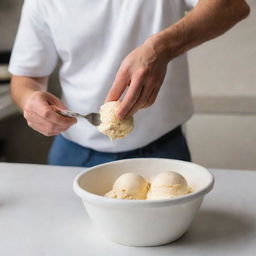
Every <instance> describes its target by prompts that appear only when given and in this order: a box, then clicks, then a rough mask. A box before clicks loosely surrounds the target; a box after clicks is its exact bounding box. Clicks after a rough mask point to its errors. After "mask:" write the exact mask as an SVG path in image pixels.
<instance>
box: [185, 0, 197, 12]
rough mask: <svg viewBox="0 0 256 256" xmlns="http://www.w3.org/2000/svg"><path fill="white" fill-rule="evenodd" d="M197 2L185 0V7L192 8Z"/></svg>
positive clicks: (195, 0)
mask: <svg viewBox="0 0 256 256" xmlns="http://www.w3.org/2000/svg"><path fill="white" fill-rule="evenodd" d="M198 2H199V0H185V3H186V9H187V10H190V9H192V8H194V7H195V6H196V5H197V3H198Z"/></svg>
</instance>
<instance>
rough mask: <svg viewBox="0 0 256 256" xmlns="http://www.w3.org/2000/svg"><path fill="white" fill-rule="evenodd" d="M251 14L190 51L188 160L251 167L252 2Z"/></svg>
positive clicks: (255, 142)
mask: <svg viewBox="0 0 256 256" xmlns="http://www.w3.org/2000/svg"><path fill="white" fill-rule="evenodd" d="M247 2H248V3H249V5H250V7H251V13H250V16H249V17H248V18H247V19H245V20H244V21H242V22H241V23H239V24H237V25H236V26H235V27H234V28H233V29H232V30H230V31H228V32H227V33H225V34H224V35H223V36H221V37H219V38H217V39H214V40H212V41H209V42H207V43H205V44H203V45H201V46H200V47H197V48H195V49H193V50H192V51H190V52H189V65H190V78H191V87H192V94H193V99H194V105H195V115H194V117H193V118H192V119H191V120H190V121H189V122H188V123H187V125H186V131H187V137H188V141H189V145H190V148H191V151H192V157H193V161H195V162H197V163H200V164H203V165H205V166H208V167H220V168H240V169H256V20H255V16H256V1H254V0H250V1H247Z"/></svg>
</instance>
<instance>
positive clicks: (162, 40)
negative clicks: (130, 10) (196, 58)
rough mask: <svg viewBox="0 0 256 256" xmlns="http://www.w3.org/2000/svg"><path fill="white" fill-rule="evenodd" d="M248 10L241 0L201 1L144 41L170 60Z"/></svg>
mask: <svg viewBox="0 0 256 256" xmlns="http://www.w3.org/2000/svg"><path fill="white" fill-rule="evenodd" d="M249 12H250V9H249V6H248V5H247V4H246V2H245V1H244V0H214V1H212V0H209V1H207V0H201V1H199V3H198V4H197V6H196V7H195V8H194V9H193V10H192V11H191V12H190V13H188V15H186V16H185V17H184V18H182V19H181V20H180V21H178V22H177V23H176V24H174V25H172V26H170V27H168V28H166V29H165V30H163V31H161V32H160V33H158V34H155V35H153V36H152V37H150V38H149V39H148V40H147V41H146V42H148V43H149V45H150V46H152V47H153V49H154V50H155V51H156V53H157V54H158V55H162V56H164V57H165V58H167V60H168V61H170V60H171V59H173V58H175V57H176V56H178V55H180V54H182V53H184V52H186V51H188V50H189V49H191V48H193V47H195V46H197V45H200V44H202V43H204V42H206V41H208V40H210V39H213V38H215V37H217V36H219V35H221V34H223V33H225V32H226V31H227V30H229V29H230V28H231V27H232V26H234V25H235V24H236V23H238V22H239V21H241V20H242V19H244V18H245V17H246V16H247V15H248V14H249Z"/></svg>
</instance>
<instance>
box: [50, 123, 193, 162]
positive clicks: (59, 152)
mask: <svg viewBox="0 0 256 256" xmlns="http://www.w3.org/2000/svg"><path fill="white" fill-rule="evenodd" d="M139 157H157V158H169V159H179V160H184V161H191V158H190V152H189V149H188V146H187V142H186V139H185V137H184V135H183V133H182V130H181V127H180V126H179V127H177V128H176V129H174V130H172V131H171V132H169V133H167V134H165V135H163V136H162V137H160V138H159V139H157V140H155V141H153V142H152V143H150V144H148V145H146V146H144V147H142V148H138V149H135V150H131V151H125V152H119V153H109V152H100V151H96V150H93V149H90V148H86V147H82V146H80V145H78V144H76V143H74V142H72V141H70V140H67V139H66V138H64V137H63V136H62V135H58V136H56V137H55V140H54V142H53V144H52V146H51V149H50V152H49V157H48V163H49V164H50V165H64V166H84V167H91V166H94V165H98V164H102V163H106V162H110V161H115V160H121V159H127V158H139Z"/></svg>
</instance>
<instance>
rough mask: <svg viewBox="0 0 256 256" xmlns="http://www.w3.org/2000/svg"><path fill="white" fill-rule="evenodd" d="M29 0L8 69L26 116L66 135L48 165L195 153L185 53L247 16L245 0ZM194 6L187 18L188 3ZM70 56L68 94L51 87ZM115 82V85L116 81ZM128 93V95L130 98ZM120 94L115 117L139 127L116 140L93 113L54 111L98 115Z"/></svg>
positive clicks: (36, 125) (65, 72)
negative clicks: (186, 129) (189, 139)
mask: <svg viewBox="0 0 256 256" xmlns="http://www.w3.org/2000/svg"><path fill="white" fill-rule="evenodd" d="M196 2H197V1H186V3H185V1H182V0H178V1H175V0H157V1H156V0H104V1H103V0H93V1H92V0H91V1H90V0H77V1H73V0H54V1H53V0H26V1H25V4H24V8H23V13H22V17H21V22H20V25H19V30H18V34H17V38H16V42H15V45H14V49H13V54H12V59H11V63H10V68H9V70H10V72H11V73H12V74H13V77H12V84H11V91H12V96H13V99H14V101H15V102H16V103H17V105H18V106H19V107H20V108H21V109H22V110H23V113H24V117H25V118H26V119H27V123H28V125H29V126H30V127H32V128H33V129H34V130H36V131H38V132H40V133H42V134H44V135H46V136H53V135H58V134H60V133H61V134H62V135H58V136H57V137H56V138H55V141H54V143H53V145H52V148H51V151H50V155H49V163H50V164H59V165H77V166H92V165H95V164H99V163H104V162H107V161H112V160H117V159H123V158H131V157H165V158H176V159H182V160H187V161H189V160H190V155H189V150H188V148H187V144H186V140H185V138H184V136H183V134H182V132H181V125H182V124H183V123H184V122H185V121H186V120H188V119H189V118H190V117H191V115H192V112H193V110H192V102H191V95H190V89H189V81H188V80H189V79H188V68H187V56H186V52H187V51H188V50H189V49H191V48H193V47H195V46H197V45H200V44H202V43H204V42H206V41H208V40H210V39H212V38H215V37H217V36H219V35H221V34H223V33H224V32H226V31H227V30H229V29H230V28H231V27H232V26H234V25H235V24H236V23H237V22H239V21H240V20H242V19H244V18H245V17H246V16H247V15H248V14H249V7H248V5H247V4H246V2H245V1H244V0H212V1H207V0H201V1H198V3H197V4H196ZM193 3H194V5H195V7H194V8H193V9H192V11H190V12H189V13H188V14H187V15H186V16H184V13H185V4H193ZM58 58H60V60H61V61H62V65H61V69H60V82H61V86H62V100H59V99H58V98H56V97H55V96H53V95H52V94H50V93H48V92H46V88H47V81H48V76H49V75H50V74H51V73H52V71H53V70H54V68H55V65H56V62H57V59H58ZM113 81H114V82H113ZM122 95H123V97H122ZM119 99H120V100H121V106H120V109H119V110H118V113H117V116H118V118H120V119H122V118H123V117H124V116H126V115H134V118H135V129H134V131H133V132H132V133H131V134H130V135H128V136H127V137H126V138H125V139H122V140H118V139H117V140H115V141H113V142H111V141H109V139H108V138H107V137H106V136H104V135H103V134H100V133H99V132H98V131H97V129H96V128H95V127H94V126H92V125H91V124H90V123H89V122H87V121H86V120H75V119H73V118H67V117H63V116H60V115H59V114H57V113H56V109H66V108H68V109H70V110H72V111H76V112H79V113H83V114H88V113H91V112H98V111H99V107H100V106H101V105H102V104H103V103H104V101H106V102H108V101H112V100H119Z"/></svg>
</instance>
